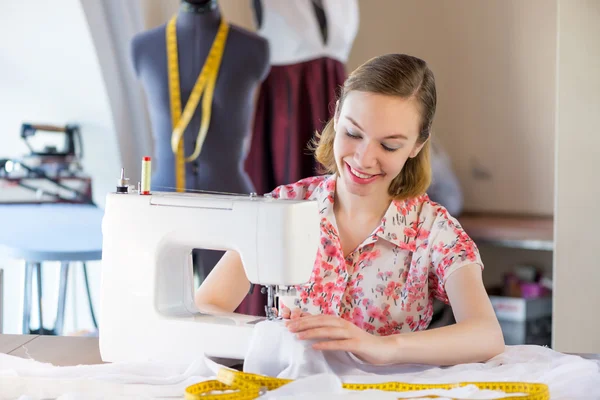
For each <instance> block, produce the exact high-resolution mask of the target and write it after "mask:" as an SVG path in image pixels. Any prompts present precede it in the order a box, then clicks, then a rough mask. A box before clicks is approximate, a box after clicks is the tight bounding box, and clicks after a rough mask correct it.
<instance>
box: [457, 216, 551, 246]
mask: <svg viewBox="0 0 600 400" xmlns="http://www.w3.org/2000/svg"><path fill="white" fill-rule="evenodd" d="M457 219H458V221H459V222H460V224H461V225H462V227H463V229H464V230H465V232H467V234H468V235H469V236H470V237H471V239H473V240H474V241H475V243H477V244H490V245H494V246H502V247H511V248H518V249H527V250H544V251H552V250H553V249H554V241H553V236H554V222H553V218H552V217H531V216H520V215H502V214H485V213H464V214H463V215H461V216H460V217H459V218H457Z"/></svg>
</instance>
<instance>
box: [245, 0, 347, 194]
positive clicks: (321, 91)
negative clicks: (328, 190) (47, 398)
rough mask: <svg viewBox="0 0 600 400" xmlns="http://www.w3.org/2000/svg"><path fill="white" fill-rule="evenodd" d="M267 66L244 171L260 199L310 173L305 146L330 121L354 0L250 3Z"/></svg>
mask: <svg viewBox="0 0 600 400" xmlns="http://www.w3.org/2000/svg"><path fill="white" fill-rule="evenodd" d="M252 9H253V12H254V22H255V24H256V27H257V33H258V34H259V35H260V36H262V37H264V38H265V39H267V40H268V41H269V54H270V63H271V69H270V73H269V76H268V77H267V79H266V80H265V82H263V84H262V86H261V91H260V96H259V98H258V101H257V110H256V111H257V113H256V118H255V123H254V133H253V136H252V143H251V148H250V152H249V155H248V158H247V159H246V164H245V168H246V171H248V173H249V175H250V177H251V179H252V182H253V183H254V185H255V187H256V191H257V193H259V194H263V193H266V192H269V191H271V190H273V189H274V188H275V187H276V186H278V185H282V184H287V183H290V182H296V181H298V180H300V179H302V178H305V177H308V176H312V175H317V174H318V173H319V169H318V167H319V166H318V165H317V163H316V162H315V160H314V157H313V155H312V153H311V152H310V150H309V149H308V144H309V142H310V140H311V138H312V137H313V136H314V133H315V131H320V130H321V129H322V128H323V126H324V124H325V123H326V122H327V121H328V120H329V119H330V117H331V112H332V111H333V109H334V106H335V100H336V93H337V90H338V88H339V86H340V85H342V84H343V83H344V80H345V78H346V67H345V64H346V61H347V59H348V56H349V54H350V51H351V49H352V45H353V43H354V39H355V37H356V34H357V32H358V25H359V10H358V2H357V0H294V1H289V2H287V1H280V0H253V1H252Z"/></svg>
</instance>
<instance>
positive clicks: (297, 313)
mask: <svg viewBox="0 0 600 400" xmlns="http://www.w3.org/2000/svg"><path fill="white" fill-rule="evenodd" d="M308 315H311V314H310V313H307V312H303V311H302V310H301V309H299V308H294V309H293V310H290V309H289V308H287V307H286V306H285V305H284V304H282V305H281V310H280V311H279V316H280V317H281V318H283V319H296V318H300V317H306V316H308Z"/></svg>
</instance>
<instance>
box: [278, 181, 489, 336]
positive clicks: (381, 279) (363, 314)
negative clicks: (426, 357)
mask: <svg viewBox="0 0 600 400" xmlns="http://www.w3.org/2000/svg"><path fill="white" fill-rule="evenodd" d="M335 184H336V176H335V175H327V176H316V177H311V178H306V179H303V180H300V181H298V182H296V183H293V184H290V185H282V186H279V187H277V188H276V189H275V190H273V191H272V192H271V195H272V196H273V197H275V198H280V199H294V200H298V199H304V200H317V202H318V204H319V213H320V215H321V246H320V248H319V251H318V253H317V257H316V260H315V265H314V269H313V272H312V275H311V279H310V281H309V282H308V283H307V284H305V285H302V286H298V287H297V295H296V296H295V297H292V298H289V297H286V298H282V299H281V301H282V302H283V303H284V304H285V305H286V306H287V307H290V308H293V307H299V308H302V310H304V311H306V312H310V313H312V314H331V315H338V316H340V317H341V318H344V319H346V320H348V321H351V322H353V323H354V324H355V325H357V326H358V327H360V328H362V329H364V330H366V331H368V332H370V333H373V334H376V335H381V336H384V335H391V334H395V333H400V332H409V331H417V330H423V329H426V328H427V327H428V326H429V324H430V322H431V317H432V314H433V300H434V298H437V299H439V300H441V301H443V302H444V303H446V304H448V303H449V300H448V297H447V295H446V292H445V290H444V283H445V282H446V279H447V277H448V276H449V275H450V274H451V273H452V272H454V271H455V270H457V269H458V268H460V267H462V266H465V265H469V264H478V265H480V266H481V268H483V263H482V262H481V258H480V255H479V251H478V249H477V247H476V245H475V243H474V242H473V241H472V240H471V239H470V238H469V237H468V236H467V234H466V233H465V232H464V231H463V229H462V227H461V226H460V224H459V223H458V221H457V220H456V219H455V218H453V217H452V216H450V215H449V214H448V212H447V211H446V209H445V208H444V207H442V206H441V205H439V204H437V203H434V202H432V201H431V200H430V199H429V197H428V196H427V195H426V194H425V195H422V196H419V197H418V198H414V199H410V200H405V201H393V202H392V203H391V204H390V207H389V208H388V210H387V212H386V213H385V215H384V217H383V218H382V220H381V224H380V225H379V226H378V227H377V228H376V229H375V230H374V231H373V233H372V234H371V235H369V236H368V237H367V238H365V240H364V241H363V243H362V244H360V245H359V246H358V247H357V248H356V249H355V250H354V251H353V252H352V253H351V254H349V255H348V256H347V257H345V258H344V255H343V252H342V246H341V244H340V239H339V236H338V233H337V228H336V223H335V215H334V213H333V201H334V193H335Z"/></svg>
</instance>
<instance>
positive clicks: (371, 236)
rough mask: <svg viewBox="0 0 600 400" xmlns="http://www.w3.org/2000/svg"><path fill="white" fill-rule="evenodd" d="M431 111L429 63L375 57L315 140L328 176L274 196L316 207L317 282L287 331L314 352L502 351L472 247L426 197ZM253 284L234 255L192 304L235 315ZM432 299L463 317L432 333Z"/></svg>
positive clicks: (476, 355)
mask: <svg viewBox="0 0 600 400" xmlns="http://www.w3.org/2000/svg"><path fill="white" fill-rule="evenodd" d="M435 107H436V90H435V82H434V77H433V74H432V72H431V71H430V70H429V68H428V67H427V65H426V63H425V62H423V61H422V60H420V59H418V58H415V57H411V56H407V55H402V54H389V55H384V56H381V57H376V58H373V59H371V60H369V61H368V62H366V63H365V64H363V65H362V66H360V67H359V68H358V69H356V70H355V71H354V72H353V73H352V74H351V75H350V76H349V77H348V79H347V80H346V82H345V84H344V87H343V90H342V93H341V95H340V98H339V100H338V102H337V104H336V111H335V115H334V118H333V119H332V120H331V121H330V122H329V123H328V124H327V125H326V127H325V128H324V130H323V132H321V134H320V135H318V137H317V140H316V141H315V145H316V151H315V154H316V158H317V160H318V161H319V162H320V163H321V164H322V165H323V166H324V167H325V169H326V170H327V172H328V173H329V174H328V175H323V176H317V177H312V178H307V179H303V180H301V181H299V182H296V183H292V184H289V185H284V186H280V187H277V188H276V189H275V190H274V191H273V192H272V195H273V196H274V197H278V198H281V199H310V200H317V201H318V203H319V212H320V214H321V246H320V249H319V252H318V254H317V259H316V261H315V266H314V270H313V273H312V276H311V280H310V282H309V283H308V284H306V285H303V286H301V287H299V288H298V293H297V295H296V296H295V298H291V299H290V298H282V299H281V303H283V304H282V305H281V308H282V310H281V313H282V316H283V317H284V318H286V319H289V320H288V321H286V324H287V326H288V328H289V330H290V331H291V332H294V333H295V334H296V335H297V337H298V338H299V339H300V340H314V341H315V342H314V345H313V346H314V348H316V349H321V350H342V351H348V352H351V353H353V354H354V355H355V356H357V357H358V358H360V359H362V360H364V361H365V362H368V363H372V364H397V363H421V364H433V365H454V364H460V363H468V362H480V361H486V360H488V359H489V358H491V357H493V356H495V355H497V354H499V353H501V352H502V351H504V339H503V336H502V332H501V329H500V326H499V323H498V321H497V319H496V316H495V313H494V311H493V308H492V306H491V304H490V301H489V298H488V296H487V294H486V291H485V288H484V285H483V282H482V268H483V264H482V262H481V259H480V256H479V252H478V249H477V247H476V246H475V244H474V243H473V241H472V240H471V239H470V238H469V237H468V236H467V235H466V234H465V232H464V231H463V230H462V228H461V227H460V225H459V224H458V222H457V221H456V219H454V218H453V217H452V216H450V215H449V214H448V212H447V210H446V209H445V208H444V207H442V206H440V205H439V204H437V203H434V202H432V201H431V200H430V199H429V198H428V196H427V195H426V194H425V191H426V190H427V188H428V186H429V184H430V181H431V167H430V160H429V152H430V144H429V138H430V130H431V125H432V121H433V116H434V113H435ZM249 285H250V283H249V282H248V280H247V279H246V277H245V273H244V269H243V266H242V264H241V261H240V258H239V256H238V255H237V253H235V252H228V253H226V255H225V256H224V257H223V259H222V260H221V261H220V262H219V264H218V265H217V266H216V268H215V269H214V270H213V271H212V273H211V274H210V275H209V276H208V277H207V279H206V281H205V282H204V283H203V285H202V286H201V287H200V288H199V289H198V291H197V293H196V302H197V304H198V305H199V306H200V307H204V308H206V306H207V305H209V306H210V307H213V308H217V309H220V310H226V311H232V310H234V309H235V308H236V307H237V305H238V304H239V303H240V302H241V301H242V299H243V298H244V296H245V295H246V293H247V292H248V288H249ZM224 287H228V288H231V290H229V291H227V292H224V291H223V290H222V288H224ZM434 298H437V299H439V300H442V301H444V302H445V303H447V304H450V305H451V306H452V309H453V312H454V315H455V319H456V321H457V323H456V324H454V325H450V326H444V327H440V328H436V329H431V330H426V328H427V327H428V325H429V323H430V321H431V315H432V313H433V299H434Z"/></svg>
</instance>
